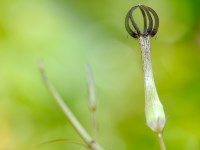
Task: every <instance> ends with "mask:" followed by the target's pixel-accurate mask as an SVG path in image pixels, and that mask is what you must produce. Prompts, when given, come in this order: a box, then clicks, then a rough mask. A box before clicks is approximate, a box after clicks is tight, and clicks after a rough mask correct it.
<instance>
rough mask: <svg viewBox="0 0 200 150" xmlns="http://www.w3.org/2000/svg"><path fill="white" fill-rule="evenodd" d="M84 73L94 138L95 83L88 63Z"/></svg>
mask: <svg viewBox="0 0 200 150" xmlns="http://www.w3.org/2000/svg"><path fill="white" fill-rule="evenodd" d="M85 68H86V73H87V84H88V91H89V98H88V99H89V108H90V111H91V119H92V130H93V138H94V139H96V132H97V125H96V124H97V123H96V111H97V100H96V94H95V84H94V77H93V72H92V68H91V66H90V65H86V67H85Z"/></svg>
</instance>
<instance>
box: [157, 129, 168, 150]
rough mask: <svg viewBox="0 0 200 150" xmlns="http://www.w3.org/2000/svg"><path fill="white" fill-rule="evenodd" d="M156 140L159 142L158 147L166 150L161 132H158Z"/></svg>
mask: <svg viewBox="0 0 200 150" xmlns="http://www.w3.org/2000/svg"><path fill="white" fill-rule="evenodd" d="M158 141H159V144H160V149H161V150H166V146H165V142H164V139H163V136H162V133H158Z"/></svg>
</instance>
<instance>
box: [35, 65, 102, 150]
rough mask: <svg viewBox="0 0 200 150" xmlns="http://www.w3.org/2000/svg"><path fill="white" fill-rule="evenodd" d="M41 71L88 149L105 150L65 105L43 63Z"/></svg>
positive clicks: (50, 89) (47, 85)
mask: <svg viewBox="0 0 200 150" xmlns="http://www.w3.org/2000/svg"><path fill="white" fill-rule="evenodd" d="M39 70H40V73H41V76H42V79H43V81H44V84H45V85H46V87H47V89H48V90H49V92H50V94H51V95H52V97H53V98H54V100H55V102H56V103H57V104H58V106H59V107H60V108H61V109H62V111H63V112H64V114H65V116H66V117H67V118H68V119H69V121H70V123H71V125H72V126H73V127H74V129H75V130H76V132H77V133H78V134H79V135H80V137H81V138H82V139H83V141H84V142H85V143H86V145H87V146H88V148H89V149H91V150H103V148H101V146H100V145H99V144H98V143H96V142H95V141H94V139H93V138H92V137H91V136H90V135H89V134H88V133H87V131H86V130H85V129H84V128H83V126H82V125H81V124H80V122H79V121H78V120H77V118H76V117H75V116H74V114H73V113H72V112H71V110H70V109H69V107H68V105H67V104H65V102H64V100H63V99H62V98H61V97H60V95H59V94H58V92H57V91H56V90H55V88H54V87H53V85H52V84H51V82H50V81H49V79H48V77H47V75H46V72H45V69H44V64H43V63H42V62H40V63H39Z"/></svg>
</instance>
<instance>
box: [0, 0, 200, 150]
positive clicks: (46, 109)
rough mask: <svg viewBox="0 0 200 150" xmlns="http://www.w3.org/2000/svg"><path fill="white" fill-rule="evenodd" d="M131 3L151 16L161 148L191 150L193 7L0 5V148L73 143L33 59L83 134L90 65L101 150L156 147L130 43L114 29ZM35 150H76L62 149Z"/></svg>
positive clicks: (199, 79) (196, 27) (198, 134)
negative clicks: (163, 119) (154, 17)
mask: <svg viewBox="0 0 200 150" xmlns="http://www.w3.org/2000/svg"><path fill="white" fill-rule="evenodd" d="M138 2H140V3H142V4H145V5H148V6H150V7H152V8H153V9H154V10H155V11H156V12H157V13H158V15H159V18H160V28H159V32H158V34H157V35H156V37H155V38H153V39H152V63H153V70H154V76H155V82H156V85H157V90H158V93H159V96H160V99H161V101H162V102H163V105H164V108H165V112H166V115H167V124H166V128H165V131H164V139H165V142H166V145H167V149H169V150H198V149H200V117H199V115H200V1H199V0H184V1H181V0H177V1H174V0H162V1H161V0H142V1H135V0H131V1H130V0H127V1H120V0H109V1H107V0H101V1H97V0H85V1H83V0H74V1H73V0H0V150H32V149H34V148H35V147H36V146H37V145H38V144H40V143H43V142H46V141H50V140H54V139H63V138H64V139H75V140H77V141H79V142H82V141H81V139H80V138H79V136H78V135H77V133H76V132H75V131H74V129H73V128H72V127H71V125H70V124H69V122H68V120H67V119H66V118H65V116H64V114H63V112H62V111H61V110H60V109H59V107H58V106H57V105H56V104H55V102H54V101H53V99H52V97H51V96H50V94H49V93H48V91H47V89H46V88H45V86H44V85H43V83H42V80H41V78H40V74H39V71H38V68H37V61H38V60H39V59H43V60H44V62H45V64H46V70H47V72H48V75H49V78H50V80H51V81H52V82H53V84H54V85H55V87H56V89H57V90H58V91H59V93H60V94H61V95H62V97H63V98H64V99H65V101H66V103H68V105H69V106H70V108H71V109H72V111H73V112H74V114H75V115H76V116H77V118H78V119H79V120H80V122H81V123H82V124H83V126H84V127H85V128H86V129H87V130H88V131H89V132H90V133H91V121H90V112H89V110H88V100H87V96H88V94H87V82H86V72H85V64H90V65H91V66H92V68H93V71H94V76H95V83H96V95H97V97H98V111H97V118H98V141H99V143H101V145H102V146H103V147H104V148H105V149H107V150H115V149H117V150H134V149H136V150H147V149H148V150H156V149H159V145H158V142H157V137H156V135H155V134H154V133H152V131H151V130H150V129H149V128H148V127H147V126H146V124H145V116H144V89H143V74H142V68H141V67H142V66H141V56H140V51H139V46H138V42H137V41H136V40H134V39H132V38H131V37H130V36H129V35H128V33H127V32H126V30H125V27H124V18H125V15H126V13H127V11H128V10H129V9H130V8H131V7H132V6H133V5H136V4H137V3H138ZM35 149H38V150H56V149H59V150H64V149H65V150H66V149H69V150H82V149H83V150H84V148H83V147H80V146H77V145H73V144H67V143H66V142H57V143H51V144H47V145H45V146H43V147H40V148H35Z"/></svg>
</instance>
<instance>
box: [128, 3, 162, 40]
mask: <svg viewBox="0 0 200 150" xmlns="http://www.w3.org/2000/svg"><path fill="white" fill-rule="evenodd" d="M138 7H139V9H140V11H141V13H142V16H143V19H144V30H143V32H141V30H140V29H139V28H138V25H137V24H136V23H135V20H134V19H133V13H134V11H135V10H136V8H138ZM125 27H126V31H127V32H128V33H129V34H130V35H131V36H132V37H133V38H138V37H140V36H143V37H145V36H151V37H153V36H154V35H155V34H156V33H157V32H158V27H159V18H158V15H157V13H156V12H155V11H154V10H153V9H152V8H150V7H148V6H145V5H140V4H138V5H136V6H133V7H132V8H131V9H130V10H129V11H128V13H127V15H126V19H125Z"/></svg>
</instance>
